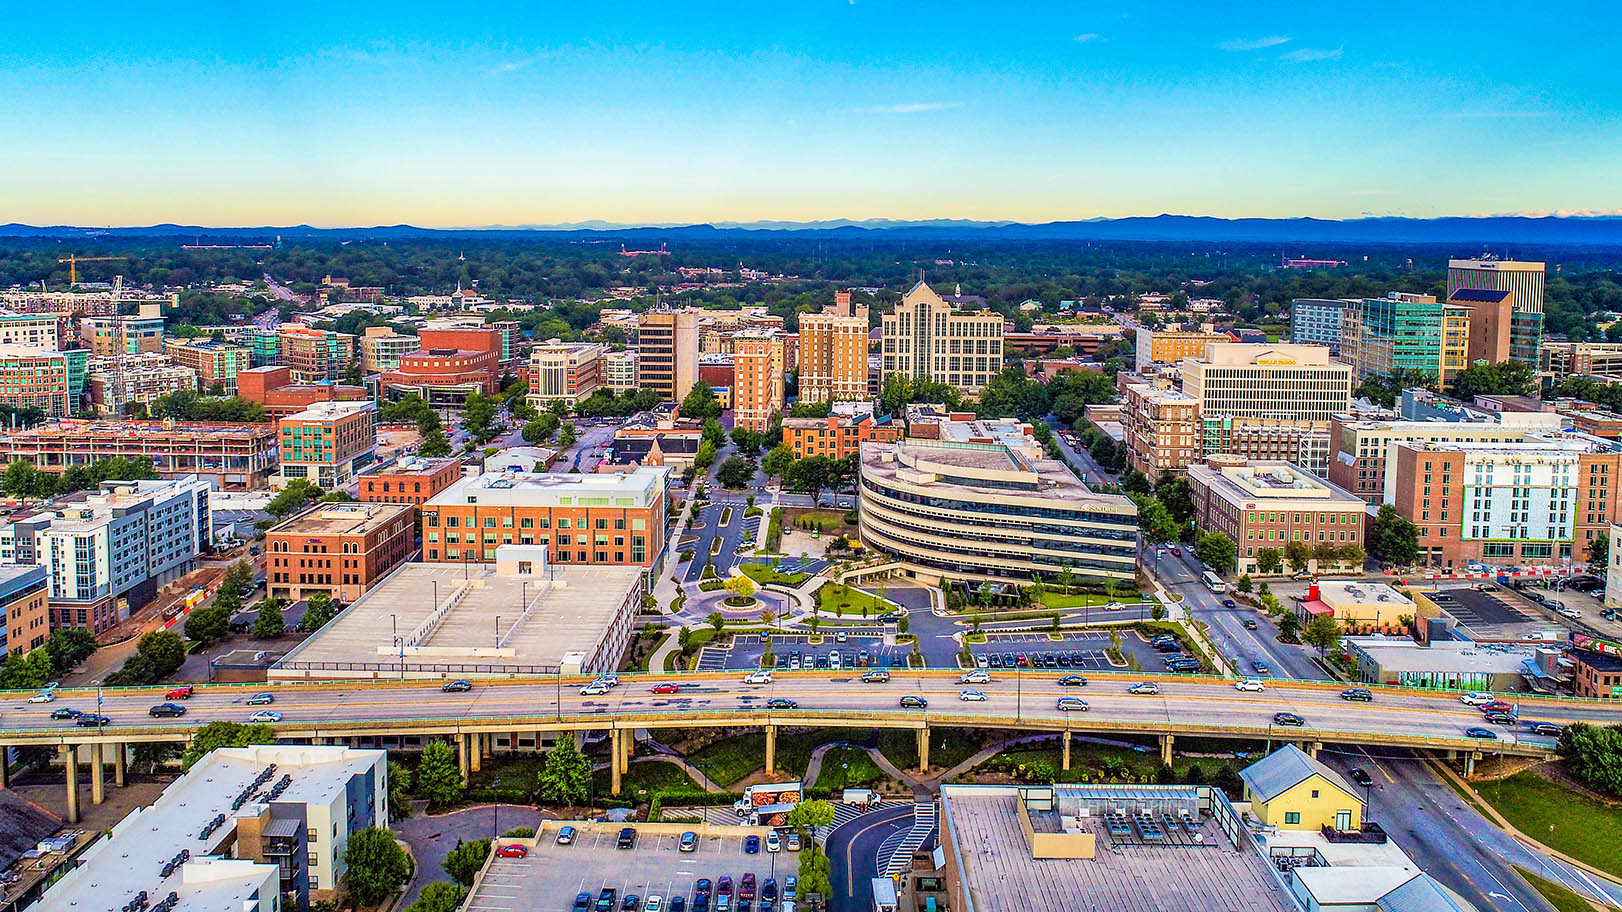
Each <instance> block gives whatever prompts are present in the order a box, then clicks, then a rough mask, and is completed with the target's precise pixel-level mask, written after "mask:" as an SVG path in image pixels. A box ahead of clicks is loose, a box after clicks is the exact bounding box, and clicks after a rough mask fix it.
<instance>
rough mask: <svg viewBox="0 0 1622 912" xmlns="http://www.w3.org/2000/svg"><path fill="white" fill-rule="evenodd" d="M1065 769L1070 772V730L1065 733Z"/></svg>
mask: <svg viewBox="0 0 1622 912" xmlns="http://www.w3.org/2000/svg"><path fill="white" fill-rule="evenodd" d="M1064 771H1065V772H1067V773H1068V772H1070V732H1068V731H1067V732H1065V733H1064Z"/></svg>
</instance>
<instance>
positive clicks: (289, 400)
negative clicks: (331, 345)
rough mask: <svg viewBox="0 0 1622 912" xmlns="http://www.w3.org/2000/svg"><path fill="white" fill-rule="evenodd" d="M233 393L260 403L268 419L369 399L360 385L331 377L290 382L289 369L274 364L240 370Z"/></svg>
mask: <svg viewBox="0 0 1622 912" xmlns="http://www.w3.org/2000/svg"><path fill="white" fill-rule="evenodd" d="M237 395H238V396H241V397H242V398H243V399H245V400H247V401H249V402H254V403H258V404H259V405H262V406H264V407H265V415H266V417H268V418H270V419H271V420H275V419H278V418H286V417H287V416H288V415H295V414H297V413H299V412H302V411H304V410H305V409H307V408H309V407H311V406H313V405H315V404H316V403H319V402H355V401H361V400H370V399H371V398H372V394H371V393H370V392H369V391H367V389H366V387H364V386H350V385H349V384H346V383H334V382H333V381H331V380H323V381H321V382H319V383H294V382H293V372H292V370H291V369H290V368H286V367H274V366H270V367H250V368H247V369H246V370H243V371H242V372H241V373H240V374H238V375H237Z"/></svg>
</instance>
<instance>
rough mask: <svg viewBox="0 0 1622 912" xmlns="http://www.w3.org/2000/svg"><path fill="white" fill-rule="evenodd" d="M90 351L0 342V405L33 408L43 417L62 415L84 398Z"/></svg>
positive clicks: (70, 411)
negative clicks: (60, 350)
mask: <svg viewBox="0 0 1622 912" xmlns="http://www.w3.org/2000/svg"><path fill="white" fill-rule="evenodd" d="M89 359H90V352H88V351H85V350H83V349H78V350H75V351H65V352H52V351H46V350H44V349H40V348H30V347H27V346H24V345H0V404H3V405H9V406H11V407H13V408H35V409H39V410H40V411H42V412H44V413H45V416H46V417H47V418H65V417H67V416H69V415H72V414H73V413H75V412H77V411H78V410H79V403H80V400H81V399H82V398H83V397H84V389H85V380H86V375H87V371H88V367H89Z"/></svg>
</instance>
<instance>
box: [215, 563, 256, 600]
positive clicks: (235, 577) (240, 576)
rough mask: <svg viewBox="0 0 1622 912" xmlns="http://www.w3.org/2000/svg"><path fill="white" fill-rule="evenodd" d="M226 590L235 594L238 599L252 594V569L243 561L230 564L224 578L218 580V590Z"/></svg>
mask: <svg viewBox="0 0 1622 912" xmlns="http://www.w3.org/2000/svg"><path fill="white" fill-rule="evenodd" d="M226 588H229V589H230V590H231V591H232V592H235V593H236V594H237V595H238V596H239V597H241V596H245V595H247V594H248V593H250V592H252V591H253V588H254V587H253V567H251V566H249V564H248V562H247V561H243V560H239V561H237V562H236V563H234V564H232V565H231V566H230V567H229V568H228V569H227V570H226V571H225V576H223V577H221V578H220V589H221V590H224V589H226Z"/></svg>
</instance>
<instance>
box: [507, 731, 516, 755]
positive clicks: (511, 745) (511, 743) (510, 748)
mask: <svg viewBox="0 0 1622 912" xmlns="http://www.w3.org/2000/svg"><path fill="white" fill-rule="evenodd" d="M507 753H509V754H516V753H518V732H508V733H507Z"/></svg>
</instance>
